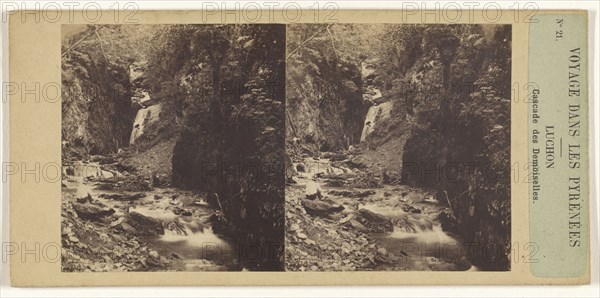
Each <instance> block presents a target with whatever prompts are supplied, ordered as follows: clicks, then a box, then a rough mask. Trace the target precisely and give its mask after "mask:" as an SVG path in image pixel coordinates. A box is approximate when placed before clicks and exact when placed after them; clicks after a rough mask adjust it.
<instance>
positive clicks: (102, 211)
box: [73, 203, 115, 220]
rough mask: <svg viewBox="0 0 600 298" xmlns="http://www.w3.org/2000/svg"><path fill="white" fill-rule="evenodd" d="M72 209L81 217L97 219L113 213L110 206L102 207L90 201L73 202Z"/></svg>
mask: <svg viewBox="0 0 600 298" xmlns="http://www.w3.org/2000/svg"><path fill="white" fill-rule="evenodd" d="M73 209H74V210H75V213H77V216H79V218H81V219H88V220H97V219H101V218H103V217H107V216H111V215H113V214H114V213H115V210H114V209H112V208H106V207H105V208H103V207H99V206H96V205H93V204H90V203H84V204H82V203H73Z"/></svg>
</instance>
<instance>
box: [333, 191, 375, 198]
mask: <svg viewBox="0 0 600 298" xmlns="http://www.w3.org/2000/svg"><path fill="white" fill-rule="evenodd" d="M375 193H376V192H375V191H374V190H363V191H360V190H358V191H349V190H331V191H329V194H330V195H333V196H341V197H347V198H364V197H368V196H372V195H374V194H375Z"/></svg>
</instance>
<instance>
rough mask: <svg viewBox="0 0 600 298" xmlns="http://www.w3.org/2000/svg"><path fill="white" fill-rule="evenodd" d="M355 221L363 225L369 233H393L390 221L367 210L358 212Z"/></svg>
mask: <svg viewBox="0 0 600 298" xmlns="http://www.w3.org/2000/svg"><path fill="white" fill-rule="evenodd" d="M356 220H357V221H358V222H360V223H361V224H362V225H364V226H365V227H366V229H367V230H368V231H369V232H371V233H384V232H393V231H394V225H393V224H392V221H391V220H390V219H388V218H387V217H385V216H383V215H381V214H378V213H375V212H373V211H370V210H367V209H360V210H358V212H357V213H356Z"/></svg>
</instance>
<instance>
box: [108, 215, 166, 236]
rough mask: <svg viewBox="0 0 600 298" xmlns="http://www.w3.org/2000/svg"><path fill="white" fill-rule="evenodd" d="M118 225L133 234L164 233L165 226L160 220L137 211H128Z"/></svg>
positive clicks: (150, 234)
mask: <svg viewBox="0 0 600 298" xmlns="http://www.w3.org/2000/svg"><path fill="white" fill-rule="evenodd" d="M118 226H119V227H120V228H121V229H123V230H125V231H127V232H128V233H130V234H132V235H135V236H158V235H164V234H165V228H164V227H163V225H162V222H161V221H160V220H157V219H154V218H151V217H148V216H145V215H142V214H140V213H137V212H131V213H129V215H128V216H127V218H126V219H125V220H124V221H123V222H122V223H120V224H119V225H118Z"/></svg>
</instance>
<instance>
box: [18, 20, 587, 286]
mask: <svg viewBox="0 0 600 298" xmlns="http://www.w3.org/2000/svg"><path fill="white" fill-rule="evenodd" d="M277 12H278V11H275V19H274V20H273V21H271V22H270V21H269V19H268V16H269V14H268V13H267V12H265V13H263V14H262V19H261V22H263V23H289V22H287V21H286V20H285V19H284V18H282V17H281V14H278V13H277ZM304 12H307V11H306V10H305V11H304ZM556 12H557V11H554V13H556ZM558 12H560V13H575V14H583V15H586V16H587V12H585V11H558ZM39 13H40V12H36V13H35V14H39ZM438 13H439V12H438ZM538 13H550V11H544V12H538ZM434 14H435V12H432V15H430V16H429V17H428V20H431V19H433V15H434ZM472 15H473V19H472V22H473V23H485V20H484V19H483V17H482V13H481V12H480V11H474V12H473V14H472ZM204 16H206V15H205V14H203V13H202V12H201V11H139V12H138V13H137V14H136V16H135V17H136V18H137V19H139V22H138V23H139V24H156V23H164V24H166V23H169V24H175V23H203V17H204ZM420 17H421V16H420V14H414V15H408V14H407V13H405V12H402V11H400V10H386V11H383V10H355V11H339V12H338V13H337V14H336V15H335V18H337V19H338V22H340V23H400V22H403V20H404V21H405V22H407V23H421V22H422V21H421V19H420ZM469 17H470V14H467V13H463V14H462V22H463V23H470V22H471V21H470V20H469V19H468V18H469ZM27 18H28V19H29V20H32V19H35V16H34V13H32V12H29V15H28V16H27ZM234 21H235V20H233V18H230V19H228V23H233V22H234ZM218 22H220V16H218V15H217V16H209V17H208V19H207V23H218ZM300 22H307V23H311V22H313V15H312V14H309V13H306V14H303V17H302V19H301V20H300ZM69 23H79V24H84V23H86V22H85V20H84V19H83V18H82V14H81V13H77V12H75V13H74V19H73V22H71V21H70V20H69V17H68V15H66V14H65V15H63V17H62V18H61V20H59V21H58V22H54V23H49V22H46V21H44V19H43V18H41V22H33V21H28V22H21V18H20V15H19V14H15V15H11V17H10V20H9V54H10V62H9V72H10V80H11V82H19V83H20V82H28V83H33V82H40V83H41V85H42V86H43V85H44V84H46V83H56V82H58V83H59V84H60V82H61V78H60V75H61V71H60V35H61V29H60V28H61V24H69ZM98 23H115V22H114V15H113V14H103V15H102V19H101V21H99V22H98ZM442 23H444V22H442ZM498 23H506V24H512V25H513V53H512V57H513V60H512V61H513V67H512V81H513V84H514V83H518V84H519V86H525V85H524V83H525V82H527V40H528V38H527V34H528V24H527V23H523V22H522V20H519V22H515V19H514V11H503V14H502V17H501V20H500V21H499V22H498ZM590 53H591V52H590ZM32 99H33V96H31V97H29V98H28V100H27V102H26V103H22V102H21V101H20V98H10V99H9V100H10V106H9V113H10V119H9V135H10V148H9V156H10V161H11V162H13V163H18V164H21V163H22V162H24V163H27V165H29V168H31V167H33V164H34V163H36V162H38V163H40V164H41V167H43V165H44V164H45V163H49V162H53V163H57V164H60V147H61V146H60V141H61V136H60V125H61V121H60V119H61V108H60V102H48V101H44V100H41V101H40V102H39V103H36V102H34V101H33V100H32ZM511 115H512V123H511V127H512V138H511V147H512V153H511V157H512V161H511V164H514V163H515V162H519V163H520V164H523V163H526V162H527V141H526V140H527V130H526V129H523V128H520V127H523V124H525V123H527V105H526V104H524V103H523V102H522V101H519V102H516V99H514V100H513V104H512V107H511ZM11 178H12V179H11V180H10V184H9V185H10V190H9V192H10V198H11V199H10V217H11V219H10V223H11V228H10V241H11V242H14V243H17V244H22V243H25V244H26V245H30V246H28V248H30V249H31V247H33V245H34V244H35V243H36V242H37V243H40V245H41V246H42V247H43V246H44V245H45V244H48V243H58V244H60V187H59V185H58V183H48V182H44V180H43V179H41V182H40V183H32V181H31V180H32V179H33V178H32V175H30V176H28V180H27V181H29V182H28V183H22V182H20V181H19V179H18V177H16V178H17V179H16V178H15V177H11ZM513 180H514V179H513ZM527 197H528V188H527V184H525V183H515V182H514V181H513V184H512V207H513V210H512V223H513V227H512V242H513V243H521V244H522V243H525V242H527V241H528V238H529V236H528V235H529V231H528V227H529V225H528V208H529V201H528V200H527V199H526V198H527ZM53 210H55V211H53ZM33 258H34V257H32V256H29V257H28V259H27V260H28V262H21V255H19V254H17V255H13V256H12V257H11V260H10V261H11V285H13V286H108V285H112V286H132V285H157V286H158V285H397V284H406V285H415V284H421V285H429V284H438V285H442V284H447V285H456V284H582V283H589V281H590V268H589V264H588V270H587V272H586V274H585V275H583V276H582V277H579V278H537V277H534V276H533V275H532V274H531V272H530V271H529V265H528V264H524V263H522V262H515V261H513V263H512V269H511V271H509V272H420V271H410V272H343V273H335V272H318V273H299V272H293V273H292V272H273V273H263V272H244V273H241V272H194V273H189V272H177V273H149V272H147V273H62V272H61V271H60V262H55V263H49V262H44V261H43V260H42V261H40V262H34V261H33V260H32V259H33ZM588 258H589V256H588ZM514 259H515V257H513V260H514ZM517 259H518V258H517Z"/></svg>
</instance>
